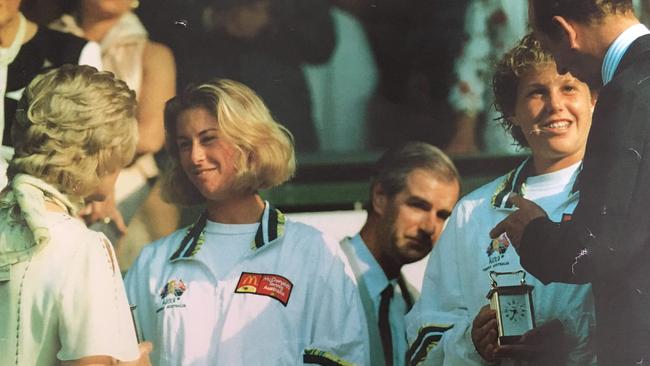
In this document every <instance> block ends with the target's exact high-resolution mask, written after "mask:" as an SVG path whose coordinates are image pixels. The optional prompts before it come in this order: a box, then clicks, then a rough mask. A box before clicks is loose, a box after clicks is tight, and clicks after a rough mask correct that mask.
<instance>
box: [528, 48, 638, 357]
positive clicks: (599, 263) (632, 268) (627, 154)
mask: <svg viewBox="0 0 650 366" xmlns="http://www.w3.org/2000/svg"><path fill="white" fill-rule="evenodd" d="M578 179H579V183H578V184H579V189H580V203H579V204H578V207H577V208H576V210H575V212H574V214H573V216H572V220H571V221H568V222H563V223H553V222H550V221H549V220H548V219H547V218H539V219H536V220H534V221H532V222H531V223H530V224H529V225H528V226H527V227H526V229H525V232H524V236H523V239H522V247H521V249H520V253H519V254H520V255H521V263H522V265H523V266H524V268H526V270H528V271H529V272H530V273H532V274H533V275H534V276H536V277H537V278H539V279H540V280H542V281H544V282H568V283H587V282H590V283H591V284H592V286H593V291H594V297H595V306H596V324H597V340H598V344H597V349H598V361H599V365H628V364H634V363H636V362H639V361H641V360H644V361H645V363H650V35H646V36H643V37H641V38H639V39H637V40H636V41H635V42H634V43H633V44H632V45H631V46H630V48H629V49H628V50H627V51H626V53H625V55H624V57H623V59H622V61H621V63H620V65H619V66H618V69H617V70H616V74H615V75H614V78H613V80H612V81H610V82H609V83H608V84H607V85H606V86H604V87H603V89H602V90H601V92H600V96H599V99H598V103H597V105H596V109H595V111H594V116H593V123H592V127H591V131H590V133H589V139H588V142H587V150H586V153H585V157H584V167H583V170H582V172H581V174H580V176H579V178H578Z"/></svg>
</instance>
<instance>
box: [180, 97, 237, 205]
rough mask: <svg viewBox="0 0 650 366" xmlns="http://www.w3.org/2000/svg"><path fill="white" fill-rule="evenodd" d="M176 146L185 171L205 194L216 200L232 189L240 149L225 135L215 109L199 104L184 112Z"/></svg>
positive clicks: (209, 198) (221, 198) (230, 192)
mask: <svg viewBox="0 0 650 366" xmlns="http://www.w3.org/2000/svg"><path fill="white" fill-rule="evenodd" d="M176 146H177V147H178V152H179V158H180V163H181V166H182V167H183V171H184V172H185V174H186V175H187V177H188V178H189V180H190V181H191V182H192V184H194V186H195V187H196V188H197V189H198V191H199V192H200V193H201V195H202V196H203V197H205V198H206V199H207V200H208V201H215V202H216V201H222V200H224V199H225V198H228V196H229V195H230V194H232V193H233V190H234V188H233V187H234V183H235V176H236V174H237V169H236V168H235V163H234V161H235V158H236V157H237V156H238V154H239V152H238V150H237V149H236V148H235V145H233V144H232V143H231V142H229V141H227V140H226V139H225V138H224V137H223V134H222V133H221V132H220V131H219V124H218V122H217V119H216V117H215V116H214V115H213V114H212V113H210V112H208V111H207V110H206V109H205V108H200V107H197V108H191V109H187V110H185V111H183V112H181V113H180V114H179V116H178V120H177V122H176Z"/></svg>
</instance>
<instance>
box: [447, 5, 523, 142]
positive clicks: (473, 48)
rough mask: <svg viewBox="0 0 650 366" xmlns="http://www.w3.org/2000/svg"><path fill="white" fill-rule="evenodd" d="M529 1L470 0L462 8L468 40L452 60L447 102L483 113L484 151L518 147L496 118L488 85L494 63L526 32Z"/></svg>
mask: <svg viewBox="0 0 650 366" xmlns="http://www.w3.org/2000/svg"><path fill="white" fill-rule="evenodd" d="M527 26H528V3H527V2H526V1H522V0H490V1H485V0H470V1H469V2H468V5H467V9H466V11H465V29H464V32H465V34H466V36H467V41H466V42H465V43H464V44H463V47H462V50H461V52H460V54H459V56H458V58H457V59H456V61H455V62H454V76H455V79H456V81H455V83H454V84H453V85H452V86H451V88H450V91H449V97H448V101H449V103H450V105H451V106H452V108H453V109H454V110H455V111H457V112H463V113H465V114H467V115H469V116H479V115H480V114H481V113H484V120H485V130H484V132H483V136H482V140H483V144H484V145H485V146H484V151H486V152H488V153H495V154H504V153H505V154H512V153H518V152H519V151H520V150H519V148H518V147H516V146H515V145H514V140H513V138H512V137H511V136H510V134H509V133H507V132H506V131H505V130H504V129H503V128H502V127H501V126H500V125H499V124H498V123H497V122H496V121H494V119H495V118H497V117H499V115H498V113H497V112H496V110H495V108H494V107H493V103H494V95H493V93H492V88H491V87H490V85H491V81H492V75H493V73H494V65H496V64H497V62H498V61H499V59H501V57H502V56H503V55H504V54H505V53H506V52H507V51H508V50H509V49H510V48H511V47H513V46H514V45H515V44H516V43H517V41H519V39H521V37H523V36H524V35H525V34H526V30H527Z"/></svg>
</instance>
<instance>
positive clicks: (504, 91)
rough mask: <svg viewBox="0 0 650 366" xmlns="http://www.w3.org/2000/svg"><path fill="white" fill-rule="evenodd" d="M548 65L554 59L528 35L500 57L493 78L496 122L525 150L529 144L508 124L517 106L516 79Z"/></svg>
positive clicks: (519, 131) (510, 122) (519, 132)
mask: <svg viewBox="0 0 650 366" xmlns="http://www.w3.org/2000/svg"><path fill="white" fill-rule="evenodd" d="M549 63H550V64H553V63H555V59H554V58H553V55H552V54H551V53H550V52H549V51H547V50H545V49H543V48H542V46H541V45H540V43H539V41H538V40H537V39H536V38H535V36H534V35H533V34H532V33H529V34H527V35H525V36H524V37H523V38H522V39H521V40H520V41H519V42H518V43H517V44H516V45H515V46H514V47H513V48H512V49H511V50H510V51H508V53H506V54H505V55H504V56H503V58H502V59H501V61H500V62H499V63H498V64H497V67H496V70H495V72H494V77H493V78H492V89H493V90H494V106H495V108H496V110H497V111H498V112H499V113H500V115H501V116H500V117H499V118H497V121H498V122H499V123H500V124H501V125H502V126H503V128H504V129H505V130H506V131H508V132H509V133H510V134H511V135H512V137H513V138H514V139H515V141H517V143H518V144H519V145H520V146H524V147H527V146H528V141H526V136H524V133H523V132H522V131H521V128H519V127H518V126H515V125H514V124H513V123H512V121H511V117H512V116H513V115H514V112H515V105H516V104H517V89H518V86H519V78H520V77H521V75H522V74H523V73H524V72H526V71H527V70H530V69H531V68H533V67H535V66H538V65H543V64H549Z"/></svg>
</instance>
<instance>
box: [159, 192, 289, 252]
mask: <svg viewBox="0 0 650 366" xmlns="http://www.w3.org/2000/svg"><path fill="white" fill-rule="evenodd" d="M206 223H207V212H203V213H202V214H201V216H200V217H199V219H198V220H197V222H196V223H195V224H194V225H192V226H190V227H189V228H188V230H187V234H185V236H184V237H183V240H181V243H180V245H179V246H178V249H176V251H175V252H174V254H172V255H171V257H169V261H170V262H174V261H176V260H179V259H191V258H193V257H194V256H195V255H196V254H197V253H198V252H199V250H200V249H201V246H202V245H203V242H204V240H205V239H204V236H205V225H206ZM284 224H285V217H284V214H282V212H280V210H278V209H276V208H275V207H273V206H272V205H271V204H270V203H269V202H268V201H264V212H263V213H262V216H261V217H260V226H259V228H258V229H257V233H256V234H255V239H254V240H253V242H252V243H251V250H252V251H253V252H256V251H257V250H258V249H261V248H262V247H265V246H268V245H269V244H272V243H275V242H276V241H277V240H278V239H280V238H282V237H283V236H284Z"/></svg>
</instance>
